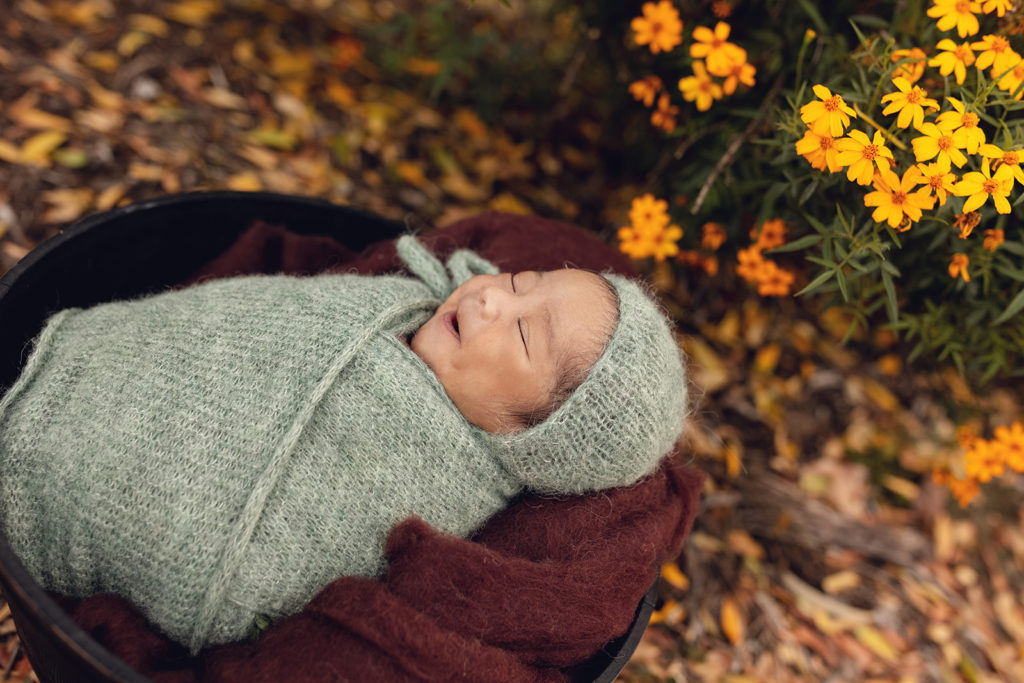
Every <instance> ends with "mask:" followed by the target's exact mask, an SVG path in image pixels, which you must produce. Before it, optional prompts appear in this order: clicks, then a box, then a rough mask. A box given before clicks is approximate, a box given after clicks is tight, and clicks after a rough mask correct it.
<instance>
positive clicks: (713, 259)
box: [700, 255, 718, 277]
mask: <svg viewBox="0 0 1024 683" xmlns="http://www.w3.org/2000/svg"><path fill="white" fill-rule="evenodd" d="M700 265H701V268H703V269H704V272H705V273H707V274H708V275H710V276H711V277H714V276H716V275H718V257H717V256H714V255H712V256H705V257H704V258H703V259H701V262H700Z"/></svg>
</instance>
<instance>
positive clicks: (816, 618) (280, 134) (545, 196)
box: [0, 0, 1024, 682]
mask: <svg viewBox="0 0 1024 683" xmlns="http://www.w3.org/2000/svg"><path fill="white" fill-rule="evenodd" d="M412 4H413V3H368V2H345V3H333V4H331V3H325V2H317V0H305V1H304V2H303V1H301V0H295V1H294V2H292V3H287V2H270V1H267V2H262V1H260V0H245V1H243V0H237V1H236V2H233V3H230V2H222V1H220V0H177V1H172V0H165V1H159V2H157V1H146V0H60V1H58V0H53V1H51V2H44V1H43V0H10V2H5V3H3V6H2V7H0V36H2V39H0V272H3V271H5V270H6V269H8V268H9V267H10V266H11V265H13V264H14V263H15V262H17V260H18V259H20V258H21V257H23V256H24V255H25V254H26V253H27V252H28V251H29V250H30V249H31V248H32V247H33V246H35V245H36V244H38V243H39V242H40V241H41V240H43V239H45V238H46V237H48V236H50V235H52V234H54V233H56V232H57V231H58V230H60V229H61V227H62V226H65V225H67V224H68V223H70V222H72V221H74V220H75V219H77V218H79V217H81V216H83V215H87V214H90V213H94V212H97V211H102V210H106V209H109V208H112V207H115V206H119V205H122V204H125V203H129V202H134V201H139V200H142V199H146V198H150V197H155V196H162V195H165V194H168V193H176V192H186V191H194V190H207V189H224V188H230V189H239V190H264V189H265V190H273V191H279V192H286V193H293V194H303V195H313V196H318V197H323V198H326V199H329V200H332V201H335V202H338V203H345V204H352V205H355V206H359V207H361V208H365V209H369V210H371V211H375V212H377V213H380V214H382V215H385V216H389V217H393V218H399V219H404V220H407V221H409V223H410V225H412V226H413V227H417V228H420V229H428V226H430V225H443V224H445V223H447V222H450V221H452V220H454V219H457V218H459V217H462V216H466V215H470V214H473V213H476V212H479V211H481V210H485V209H489V208H490V209H499V210H504V211H513V212H515V211H518V212H532V213H537V214H541V215H544V216H549V217H554V218H560V219H565V220H569V221H573V222H577V223H579V224H582V225H587V226H589V227H591V228H593V229H594V230H596V231H597V232H599V233H600V234H602V235H604V236H606V237H610V236H611V235H613V234H614V230H615V228H616V227H618V225H620V224H622V223H620V221H623V220H624V216H625V209H626V208H627V205H628V200H629V198H630V197H631V196H633V194H634V193H636V192H637V191H639V190H640V189H642V186H641V185H640V182H641V181H637V180H630V179H629V178H621V177H617V176H616V175H615V172H614V171H615V168H614V167H615V164H614V163H610V160H609V150H614V149H615V131H608V130H605V129H604V127H603V126H602V125H601V115H600V111H599V109H598V108H597V106H598V105H597V104H595V103H594V96H595V93H594V91H593V89H592V86H591V84H590V82H589V81H587V79H586V74H585V70H586V64H587V63H588V61H589V58H590V57H592V55H590V54H589V53H588V52H587V50H588V49H592V48H591V47H589V46H590V43H589V42H588V41H585V40H577V39H576V37H574V36H573V35H572V33H571V30H569V29H567V28H565V26H561V25H559V24H557V22H556V23H555V24H551V25H546V24H540V23H538V22H539V20H537V21H533V22H531V21H529V19H531V18H533V19H536V17H531V16H530V15H529V12H530V10H529V9H524V8H523V7H521V6H520V3H513V5H514V7H513V9H512V10H509V9H507V8H504V6H503V5H500V4H499V3H484V2H477V3H473V6H472V7H471V8H469V9H468V10H467V12H466V15H467V17H468V19H467V21H469V24H468V25H469V26H470V31H471V32H473V33H474V35H485V34H486V32H487V31H493V32H495V33H494V35H497V36H499V38H500V39H501V41H504V42H506V43H508V44H513V43H514V44H522V45H527V46H529V45H536V48H537V52H538V54H540V53H543V52H544V51H545V50H550V51H552V55H553V56H552V57H551V58H552V59H561V60H562V63H563V65H564V68H563V69H562V70H561V71H560V72H559V78H557V79H554V80H552V82H551V84H550V87H549V90H551V92H553V93H555V95H556V99H557V102H556V104H555V105H554V106H551V107H546V108H538V107H531V106H529V102H527V101H520V100H516V98H515V96H514V95H509V94H508V93H502V96H503V97H506V98H508V99H507V100H506V106H504V107H502V108H499V109H497V110H491V111H490V114H489V115H488V114H487V113H486V112H485V113H484V114H481V113H480V110H481V107H478V106H475V104H474V103H475V100H474V91H473V89H472V84H473V81H472V78H471V76H472V75H473V74H472V73H471V72H469V71H465V72H463V73H462V74H461V76H460V75H458V74H457V75H456V76H455V77H454V78H455V80H453V81H451V82H450V84H449V90H445V91H443V92H442V94H441V95H439V96H436V97H435V96H434V93H432V92H431V89H432V87H433V86H434V84H436V80H435V79H436V78H437V77H438V74H439V73H441V70H443V68H444V65H443V64H441V63H440V62H438V61H436V60H434V59H433V57H432V55H431V54H428V53H424V54H422V55H420V54H416V53H415V50H414V49H412V50H410V49H409V48H408V47H403V50H405V52H403V53H402V56H401V58H400V59H398V58H395V57H394V55H393V54H392V55H390V57H389V56H388V55H389V53H388V47H389V44H388V42H387V41H388V40H396V39H395V38H393V35H392V34H388V33H386V32H384V33H382V32H381V30H380V27H381V26H385V27H387V26H392V25H397V24H396V22H399V20H398V19H396V16H397V12H398V8H397V6H398V5H402V6H403V7H405V5H412ZM492 4H493V6H492ZM327 5H330V7H329V8H327V9H319V10H314V9H313V8H316V7H318V6H327ZM296 6H298V7H304V8H305V9H300V10H296V9H292V8H291V7H296ZM406 9H409V8H406ZM412 9H413V10H414V11H426V10H425V9H424V8H423V7H418V8H417V7H412ZM524 14H525V15H526V16H524ZM560 26H561V27H560ZM551 32H555V33H557V34H558V35H557V39H555V38H551V36H550V35H549V34H550V33H551ZM389 36H392V37H389ZM530 41H533V42H532V43H531V42H530ZM559 49H562V50H563V52H561V53H559V52H558V50H559ZM395 50H397V46H396V47H395ZM581 65H582V67H581ZM581 69H582V71H581ZM467 74H468V75H467ZM477 76H478V77H479V75H477ZM459 78H463V79H464V81H465V82H460V81H459V80H458V79H459ZM616 87H618V86H616ZM644 267H645V268H648V272H649V273H650V275H651V277H652V279H653V281H654V282H655V283H656V285H657V287H658V289H659V291H660V292H661V293H662V296H663V301H664V302H665V305H666V307H667V308H668V309H669V310H670V311H671V312H672V313H673V314H674V315H675V316H676V317H677V319H679V320H680V329H681V331H682V332H683V334H684V346H685V348H686V350H687V352H688V354H689V357H690V359H691V362H692V370H693V375H694V379H695V381H696V383H697V385H698V386H699V387H700V391H701V394H702V395H701V396H699V397H698V398H697V401H696V409H695V413H694V416H693V422H692V426H691V428H690V430H689V432H688V436H687V442H686V445H687V452H688V453H690V454H692V457H693V461H694V464H695V465H696V466H698V467H701V468H702V469H704V470H706V471H707V472H708V473H709V474H710V475H711V476H710V477H709V480H708V485H707V491H706V495H705V497H704V502H703V510H702V514H701V515H700V517H699V519H698V522H697V526H696V528H695V530H694V533H693V535H692V537H691V539H690V542H689V543H688V545H687V547H686V549H685V550H684V552H683V554H682V555H681V556H680V558H678V561H677V562H676V563H673V564H670V565H667V566H666V567H665V569H664V572H663V578H664V581H663V585H662V595H661V601H660V602H659V609H658V611H657V612H656V614H655V617H654V619H653V622H654V623H653V625H652V626H651V627H650V628H649V629H648V631H647V634H646V635H645V637H644V640H643V641H642V642H641V644H640V646H639V648H638V650H637V652H636V654H635V656H634V657H633V659H632V660H631V662H630V663H629V665H628V666H627V668H626V670H625V672H624V673H623V674H622V677H621V678H622V680H624V681H655V680H678V681H683V680H693V681H704V680H706V681H718V680H728V681H737V682H738V681H755V680H758V681H787V680H802V681H817V680H837V681H839V680H841V681H861V680H878V681H903V680H908V681H911V680H912V681H918V680H924V681H932V680H934V681H947V680H951V681H956V680H967V681H984V680H1004V681H1019V680H1024V610H1022V608H1021V603H1022V601H1024V576H1022V569H1021V568H1022V567H1024V531H1022V528H1024V524H1022V522H1024V506H1022V504H1021V500H1022V497H1021V493H1022V492H1024V481H1022V480H1021V479H1020V478H1016V479H1014V478H1010V477H1006V478H1004V479H1002V480H1001V481H999V482H996V483H994V484H992V485H989V486H988V487H986V488H985V489H984V490H983V493H982V495H981V497H980V499H979V500H978V501H977V502H975V503H974V504H972V505H971V506H970V507H968V508H966V509H960V508H959V507H958V506H957V505H956V504H955V502H951V500H950V497H949V495H948V493H947V492H946V491H945V490H944V489H942V488H941V487H939V486H937V485H935V484H933V483H932V482H931V480H930V472H931V470H932V468H933V467H934V466H936V465H941V464H944V463H946V462H947V461H948V460H949V459H954V458H956V457H958V451H957V446H956V439H955V428H956V426H957V424H959V423H961V422H965V423H969V424H972V425H973V426H975V427H976V428H977V429H978V431H980V432H982V433H985V432H986V431H987V430H988V428H990V427H991V426H992V425H997V424H1008V423H1010V422H1012V421H1014V420H1020V419H1022V411H1021V408H1020V405H1021V401H1020V398H1021V397H1020V395H1019V393H1018V392H1017V391H1015V390H1014V388H1013V387H1005V386H1004V387H1000V386H993V387H987V388H986V390H985V392H984V393H983V395H979V394H975V393H972V392H971V390H970V389H969V388H968V386H967V385H966V384H965V383H964V382H963V381H962V379H960V378H959V376H957V375H956V373H954V372H949V371H942V370H938V369H930V368H921V367H909V368H908V367H905V366H904V365H903V363H902V362H901V361H900V358H901V354H900V347H899V345H898V343H897V342H896V341H895V340H893V339H892V338H891V337H890V336H888V335H885V334H873V335H862V336H859V337H856V338H855V339H854V340H853V341H852V343H850V344H848V345H845V346H844V345H840V344H839V343H838V342H839V339H840V338H841V337H842V336H843V334H844V333H845V331H846V325H847V322H848V320H847V319H846V318H845V317H844V315H843V314H842V313H841V312H840V311H838V310H836V309H825V310H822V309H819V308H816V307H814V306H813V305H812V304H809V303H808V302H804V301H796V300H789V299H787V300H762V299H759V298H758V297H756V295H753V294H751V293H750V292H748V291H747V290H746V289H745V288H744V286H743V285H742V283H740V282H737V281H736V279H735V276H734V275H733V274H731V272H730V269H729V268H727V267H723V268H722V274H720V275H718V276H715V277H713V278H712V277H707V276H699V277H698V276H697V275H696V274H693V273H689V272H686V271H674V270H672V269H669V268H666V267H664V266H662V267H656V266H654V265H653V264H644ZM0 671H2V672H3V673H2V677H3V678H7V679H10V680H16V681H20V680H32V679H33V676H34V674H32V672H31V668H30V665H29V663H28V661H27V660H26V658H25V657H24V655H23V653H21V650H20V646H19V644H18V638H17V634H16V632H15V631H14V627H13V623H12V621H11V620H10V618H9V612H8V611H7V608H6V605H0Z"/></svg>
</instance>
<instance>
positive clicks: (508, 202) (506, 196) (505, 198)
mask: <svg viewBox="0 0 1024 683" xmlns="http://www.w3.org/2000/svg"><path fill="white" fill-rule="evenodd" d="M487 206H488V207H489V208H491V209H493V210H494V211H501V212H503V213H515V214H519V215H520V216H529V215H530V214H532V213H533V209H531V208H530V205H529V204H527V203H526V202H524V201H523V200H522V199H519V197H516V196H515V195H514V194H512V193H511V192H502V193H501V194H499V195H498V196H497V197H495V198H494V199H492V200H491V201H490V203H488V205H487Z"/></svg>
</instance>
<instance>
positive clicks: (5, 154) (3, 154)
mask: <svg viewBox="0 0 1024 683" xmlns="http://www.w3.org/2000/svg"><path fill="white" fill-rule="evenodd" d="M0 161H6V162H7V163H9V164H20V163H21V150H20V149H19V148H18V146H17V145H14V144H12V143H10V142H8V141H7V140H4V139H3V138H0Z"/></svg>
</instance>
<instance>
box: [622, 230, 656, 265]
mask: <svg viewBox="0 0 1024 683" xmlns="http://www.w3.org/2000/svg"><path fill="white" fill-rule="evenodd" d="M618 237H619V251H621V252H622V253H623V254H625V255H626V256H628V257H630V258H635V259H642V258H647V257H648V256H650V255H651V254H652V253H654V241H653V240H652V239H651V238H650V236H649V235H647V234H645V233H644V231H642V230H639V229H637V228H634V227H632V226H625V227H622V228H619V232H618Z"/></svg>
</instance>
